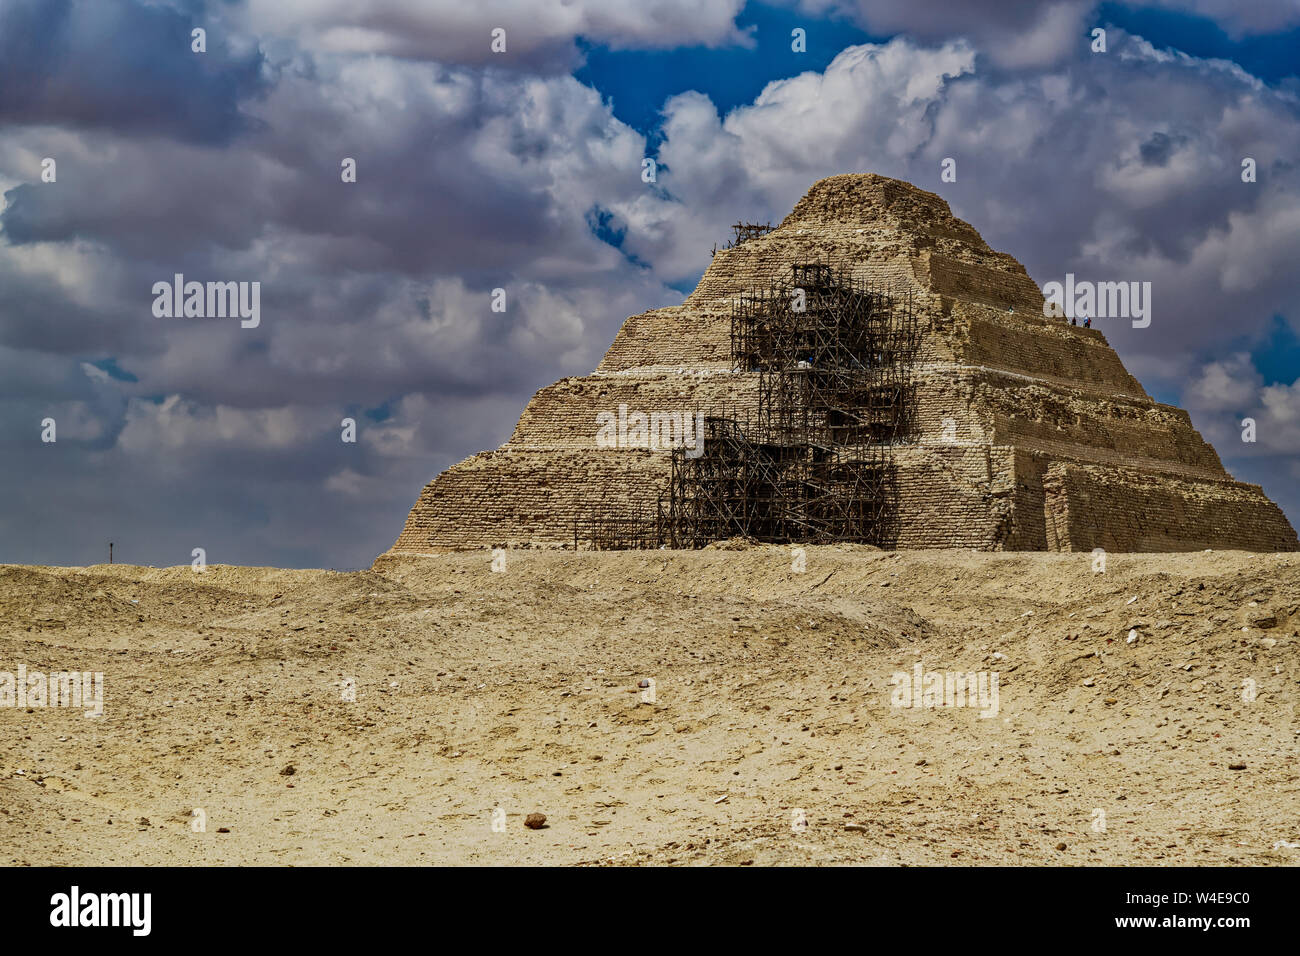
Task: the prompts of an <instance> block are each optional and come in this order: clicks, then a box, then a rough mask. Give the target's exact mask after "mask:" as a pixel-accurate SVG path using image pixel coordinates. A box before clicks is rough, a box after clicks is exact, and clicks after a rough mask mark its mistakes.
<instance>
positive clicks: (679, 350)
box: [596, 306, 731, 372]
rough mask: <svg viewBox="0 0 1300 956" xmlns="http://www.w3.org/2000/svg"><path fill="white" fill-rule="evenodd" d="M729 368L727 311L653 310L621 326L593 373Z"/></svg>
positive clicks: (729, 339)
mask: <svg viewBox="0 0 1300 956" xmlns="http://www.w3.org/2000/svg"><path fill="white" fill-rule="evenodd" d="M637 368H645V369H672V368H689V369H716V370H721V371H726V370H728V369H730V368H731V310H730V307H727V308H722V309H719V308H704V307H701V308H684V307H682V306H674V307H672V308H669V309H655V310H654V311H653V312H643V313H641V314H640V315H634V316H632V317H631V318H629V319H628V320H627V321H626V322H624V323H623V327H622V328H621V329H619V330H618V335H617V336H615V338H614V343H613V344H612V345H611V346H610V347H609V350H608V351H607V352H606V353H605V357H604V358H603V359H602V360H601V363H600V365H598V366H597V367H596V371H597V372H622V371H628V370H631V369H637Z"/></svg>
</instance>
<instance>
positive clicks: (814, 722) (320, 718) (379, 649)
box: [0, 546, 1300, 865]
mask: <svg viewBox="0 0 1300 956" xmlns="http://www.w3.org/2000/svg"><path fill="white" fill-rule="evenodd" d="M1092 561H1093V559H1092V557H1091V556H1090V555H1086V554H1065V555H1061V554H1051V555H1045V554H1033V555H1031V554H983V553H979V554H977V553H971V552H964V551H946V552H913V553H886V552H879V551H874V550H872V549H869V548H809V549H807V554H806V571H804V572H802V573H798V572H795V571H794V570H792V567H791V565H792V559H791V554H790V551H789V549H786V548H780V547H775V546H748V547H727V546H724V547H717V548H711V549H708V550H705V551H702V552H692V553H680V552H641V553H605V554H589V553H584V554H578V555H574V554H572V553H568V554H566V553H556V552H549V553H543V552H527V551H523V552H511V553H509V554H508V555H507V558H506V567H505V570H504V571H502V572H499V573H497V572H493V571H492V570H491V554H490V553H489V552H486V551H485V552H475V553H462V554H457V555H445V556H440V557H431V558H425V559H414V560H405V561H402V562H389V563H387V564H384V563H382V562H381V566H380V568H379V569H378V570H374V571H366V572H356V573H335V572H327V571H284V570H275V569H266V568H236V567H210V568H208V569H207V570H206V571H205V572H202V573H196V572H194V571H193V570H191V569H190V568H189V567H180V568H168V569H152V568H140V567H132V566H122V565H117V566H111V567H110V566H98V567H92V568H40V567H20V566H0V671H8V672H10V673H17V668H18V665H19V664H23V665H25V666H26V668H27V669H28V671H37V670H39V671H43V672H48V671H50V670H77V671H99V672H102V673H103V674H104V687H105V694H104V715H103V716H102V717H100V718H87V717H85V716H84V715H83V713H82V712H81V711H79V710H70V709H56V708H30V709H20V708H18V707H15V706H5V707H0V740H3V742H4V746H3V749H2V750H0V863H3V864H6V865H13V864H77V865H84V864H140V865H153V864H182V865H184V864H196V865H197V864H218V865H225V864H250V863H259V864H373V863H390V864H425V863H470V864H519V863H552V864H596V865H608V864H647V863H648V864H731V865H734V864H749V863H753V864H755V865H766V864H844V863H866V864H883V865H895V864H921V865H968V864H973V865H988V864H1031V865H1035V864H1070V865H1078V864H1083V865H1093V864H1225V863H1226V864H1244V865H1287V864H1295V863H1296V862H1297V861H1300V813H1298V812H1297V811H1298V810H1300V765H1297V763H1296V759H1295V758H1296V750H1297V743H1298V740H1297V733H1298V732H1300V720H1298V719H1297V700H1298V696H1297V690H1298V687H1297V683H1298V681H1300V657H1298V655H1297V648H1298V647H1300V636H1298V632H1297V629H1298V628H1300V556H1297V555H1251V554H1243V553H1238V552H1215V553H1202V554H1191V555H1111V556H1110V557H1109V560H1108V565H1107V568H1106V571H1105V573H1100V574H1099V573H1094V571H1093V568H1092ZM1130 632H1133V636H1134V637H1135V638H1136V639H1135V640H1133V641H1130V640H1129V636H1130ZM918 663H920V664H922V666H923V669H924V670H925V671H938V672H948V671H961V672H986V674H991V673H992V672H994V671H996V672H997V673H998V682H999V683H998V688H999V693H998V709H997V713H996V714H995V715H992V716H982V713H985V714H987V713H988V709H987V708H986V709H985V710H984V711H983V712H982V711H981V710H980V708H979V707H969V706H967V707H929V708H926V707H921V708H911V707H908V708H903V707H899V706H895V699H894V698H895V687H894V686H893V685H892V684H891V678H892V676H893V675H894V674H895V673H896V672H905V673H908V674H909V675H910V674H911V672H912V671H913V669H914V667H915V665H916V664H918ZM651 679H652V680H653V681H654V686H653V697H654V701H653V702H647V701H643V699H642V698H643V696H645V697H648V696H650V693H649V692H648V691H643V690H641V689H639V688H638V683H639V682H640V681H642V680H651ZM1250 682H1253V683H1250ZM349 687H354V688H355V701H352V700H348V699H347V698H348V697H349V696H351V695H350V692H349ZM1252 687H1253V690H1254V693H1253V694H1252V693H1250V690H1251V688H1252ZM196 808H197V809H201V810H202V822H203V826H202V832H196V827H197V821H198V820H199V817H197V816H195V815H194V811H195V809H196ZM498 808H499V810H498ZM534 812H537V813H544V814H545V815H546V818H547V825H546V826H545V827H544V828H542V829H536V830H534V829H528V828H526V827H525V826H524V818H525V816H526V815H527V814H529V813H534ZM494 819H495V821H496V822H497V824H498V825H497V826H496V827H495V828H494ZM1287 843H1293V844H1298V845H1297V846H1295V847H1290V846H1287V845H1286V844H1287Z"/></svg>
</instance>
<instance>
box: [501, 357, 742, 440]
mask: <svg viewBox="0 0 1300 956" xmlns="http://www.w3.org/2000/svg"><path fill="white" fill-rule="evenodd" d="M757 401H758V375H757V373H745V374H732V373H720V374H707V373H705V374H696V375H668V374H650V375H643V374H622V375H588V376H585V377H583V378H566V379H563V380H561V381H559V382H557V383H555V384H554V385H550V386H548V387H546V388H544V389H542V390H541V391H539V392H538V393H537V394H536V395H534V396H533V399H532V401H530V402H529V403H528V407H527V408H525V409H524V413H523V415H522V416H521V417H520V419H519V424H518V425H517V426H516V427H515V431H514V434H513V435H512V436H511V438H510V441H509V442H508V443H507V447H513V446H536V447H565V448H572V449H574V450H584V449H591V450H595V449H596V448H598V447H599V446H598V443H597V441H596V435H597V429H598V425H597V416H598V415H599V414H600V413H601V412H610V413H612V414H614V415H615V416H618V415H619V405H620V404H622V405H626V406H627V410H628V413H629V414H631V413H632V412H641V413H643V414H647V415H648V414H651V413H653V412H661V413H662V412H669V413H677V412H681V413H685V414H690V415H694V414H696V413H703V414H704V415H721V414H723V413H724V412H730V411H734V410H736V409H738V408H753V407H754V406H756V404H757ZM691 434H694V433H693V432H692V433H691Z"/></svg>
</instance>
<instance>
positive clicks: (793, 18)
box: [0, 0, 1300, 569]
mask: <svg viewBox="0 0 1300 956" xmlns="http://www.w3.org/2000/svg"><path fill="white" fill-rule="evenodd" d="M195 29H201V30H203V31H204V33H203V35H202V36H203V44H202V46H203V50H202V51H201V52H200V51H196V49H195V46H196V41H195V38H194V33H193V31H194V30H195ZM795 29H801V30H803V31H804V32H805V34H806V50H805V51H803V52H796V51H795V50H794V49H793V48H792V31H793V30H795ZM1096 29H1101V30H1104V31H1105V34H1104V35H1105V40H1106V43H1105V47H1106V48H1105V51H1104V52H1102V51H1096V50H1094V49H1093V47H1094V46H1095V45H1096V41H1095V38H1094V35H1093V32H1094V30H1096ZM494 30H504V37H505V50H504V52H497V51H494V50H493V49H492V45H493V31H494ZM1298 40H1300V0H1256V2H1252V3H1240V2H1238V0H1186V2H1173V0H1144V2H1136V3H1100V4H1098V3H1093V2H1087V0H1056V2H1046V3H1043V2H1027V0H967V2H964V3H960V4H953V3H951V2H940V0H870V2H868V0H772V2H768V3H755V2H744V0H553V2H542V0H476V2H475V3H472V4H465V3H463V2H460V0H369V2H367V3H350V2H344V0H220V2H216V0H211V2H210V0H151V2H143V0H0V502H3V505H2V506H0V562H12V563H28V564H64V565H67V564H78V565H79V564H93V563H98V562H101V561H104V560H106V558H107V550H108V542H109V541H110V540H111V541H113V542H114V546H115V551H114V556H115V559H116V560H118V561H123V562H129V563H135V564H153V565H160V566H162V565H176V564H188V563H190V562H191V560H192V555H193V552H194V549H195V548H202V549H204V554H205V557H206V561H207V562H208V563H223V564H245V565H258V566H281V567H326V568H339V569H346V568H357V567H365V566H368V565H369V564H370V562H371V561H372V560H373V559H374V557H375V556H376V555H377V554H379V553H381V552H382V551H384V550H386V549H387V548H388V547H389V546H391V544H392V542H393V541H394V539H395V538H396V537H397V534H398V532H399V531H400V530H401V527H402V524H403V521H404V519H405V517H406V513H407V511H408V510H409V508H410V506H411V505H412V503H413V502H414V501H415V499H416V496H417V495H418V494H419V491H420V489H421V488H422V487H423V485H424V484H425V483H426V482H427V481H428V480H430V479H431V478H433V477H434V476H435V475H436V474H438V473H439V472H440V471H442V470H443V469H445V468H447V467H448V466H450V465H452V464H454V463H455V462H457V461H459V460H461V459H463V458H465V457H468V456H469V455H472V454H474V453H476V452H478V451H482V450H485V449H490V448H494V447H496V446H497V445H499V444H500V443H501V442H503V441H504V440H505V439H506V438H507V437H509V435H510V432H511V431H512V430H513V427H514V425H515V423H516V421H517V420H518V417H519V414H520V412H521V411H522V409H523V407H524V405H525V404H526V402H527V401H528V399H529V398H530V397H531V396H532V394H533V393H534V392H535V391H537V390H538V389H539V388H542V387H544V386H546V385H549V384H550V383H552V382H554V381H556V380H558V379H560V378H562V377H564V376H568V375H584V374H587V373H589V372H590V371H591V370H592V369H593V368H594V367H595V366H596V364H597V363H598V362H599V360H600V357H601V355H602V354H603V353H604V351H605V349H606V348H607V347H608V345H609V343H610V342H611V341H612V340H613V338H614V335H615V333H616V332H617V330H618V328H619V326H620V324H621V323H622V321H623V319H624V318H626V317H627V316H629V315H632V314H636V313H639V312H643V311H645V310H647V309H651V308H656V307H660V306H666V305H673V304H676V303H679V302H680V301H681V300H682V298H683V296H684V295H685V294H686V293H688V292H689V291H690V290H691V288H693V286H694V284H695V282H696V281H697V280H698V279H699V277H700V275H701V274H702V272H703V270H704V268H705V267H706V265H707V263H708V258H709V250H710V248H711V247H712V246H713V245H714V243H718V244H722V243H723V242H725V240H726V239H727V238H728V236H729V231H728V226H729V225H730V223H732V222H735V221H736V220H737V219H738V218H743V219H746V220H751V221H768V220H771V221H773V222H776V221H779V220H780V219H781V218H782V217H783V216H784V215H785V214H786V213H788V212H789V210H790V209H791V208H792V207H793V205H794V203H795V202H796V201H797V200H798V199H799V197H800V196H802V195H803V194H804V192H806V191H807V189H808V187H809V186H810V185H811V184H812V183H813V182H814V181H816V180H817V179H820V178H822V177H824V176H828V175H834V174H837V173H846V172H876V173H881V174H883V175H887V176H893V177H897V178H900V179H905V180H907V181H909V182H912V183H914V184H916V185H917V186H920V187H921V188H924V189H928V190H931V191H934V192H937V193H938V194H940V195H941V196H943V197H944V198H945V199H946V200H947V201H948V202H949V203H950V204H951V206H952V208H953V212H954V213H955V214H956V215H958V216H960V217H961V218H963V219H965V220H967V221H968V222H970V223H971V224H973V225H974V226H975V227H976V228H977V229H978V230H979V231H980V233H981V234H982V235H983V236H984V238H985V239H986V240H987V241H988V243H989V244H990V245H991V246H992V247H993V248H995V249H998V250H1000V251H1003V252H1008V253H1010V254H1011V255H1013V256H1015V257H1016V258H1018V259H1019V260H1020V261H1021V262H1022V263H1023V264H1024V265H1025V267H1026V268H1027V269H1028V270H1029V274H1030V275H1031V276H1032V277H1033V278H1034V279H1035V281H1037V282H1038V283H1039V285H1040V286H1041V285H1043V284H1045V283H1046V282H1049V281H1052V280H1059V279H1061V278H1063V277H1064V275H1065V274H1066V273H1074V274H1075V275H1076V276H1078V277H1080V278H1090V279H1094V280H1130V281H1149V282H1151V283H1152V322H1151V324H1150V326H1149V327H1147V328H1144V329H1137V328H1132V327H1131V324H1129V323H1122V322H1121V323H1112V324H1109V325H1105V326H1102V328H1103V331H1104V332H1105V333H1106V335H1107V337H1108V339H1109V340H1110V342H1111V343H1112V345H1114V346H1115V348H1116V349H1117V350H1118V352H1119V354H1120V356H1121V357H1122V358H1123V360H1124V362H1125V364H1126V366H1127V367H1128V369H1129V371H1131V372H1132V373H1133V374H1134V375H1136V376H1137V377H1138V379H1139V380H1140V381H1141V382H1142V383H1143V385H1144V386H1145V387H1146V388H1147V390H1148V392H1150V393H1151V394H1152V395H1153V396H1154V397H1156V398H1158V399H1159V400H1161V401H1167V402H1172V403H1174V404H1177V405H1179V406H1181V407H1183V408H1186V409H1187V410H1188V411H1189V412H1190V414H1191V415H1192V420H1193V423H1194V424H1195V425H1196V427H1197V428H1198V429H1200V431H1201V433H1202V435H1203V436H1204V437H1205V438H1206V439H1207V440H1209V441H1211V442H1212V443H1213V444H1214V446H1215V448H1216V449H1217V451H1218V452H1219V454H1220V456H1221V457H1222V459H1223V461H1224V464H1225V465H1226V466H1227V467H1228V469H1229V470H1230V471H1231V472H1232V473H1233V474H1234V475H1235V476H1236V477H1237V478H1239V479H1241V480H1244V481H1250V482H1255V483H1259V484H1262V485H1263V487H1264V490H1265V491H1266V493H1268V494H1269V495H1270V496H1271V497H1272V498H1273V499H1274V500H1275V501H1277V502H1278V503H1279V504H1280V505H1281V506H1282V507H1283V509H1284V510H1285V511H1286V512H1287V514H1288V516H1289V517H1290V519H1291V521H1292V524H1297V523H1300V488H1298V485H1300V278H1297V273H1296V270H1295V263H1296V262H1297V261H1298V260H1300V76H1298V74H1300V57H1297V53H1296V51H1297V49H1300V46H1298V45H1297V41H1298ZM498 46H499V44H498ZM646 157H650V158H653V159H655V161H656V163H657V164H658V175H657V180H656V182H654V183H652V184H647V183H645V182H643V181H642V177H641V170H642V160H643V159H644V158H646ZM945 158H954V159H955V160H956V169H957V178H956V181H955V182H944V181H941V163H942V160H943V159H945ZM1247 158H1249V159H1252V160H1253V161H1254V167H1255V170H1256V175H1255V181H1253V182H1244V181H1243V178H1242V162H1243V160H1244V159H1247ZM345 159H351V160H353V161H355V167H356V181H355V182H344V181H343V178H344V177H343V175H342V172H341V170H342V167H343V163H344V160H345ZM47 160H53V165H52V167H51V166H50V164H49V163H47ZM50 180H52V181H50ZM176 274H181V275H183V276H184V277H185V279H186V281H193V280H197V281H201V282H209V281H213V282H216V281H220V282H253V281H256V282H258V283H259V289H260V303H259V305H260V308H259V313H258V323H257V325H256V326H255V327H246V326H248V325H250V323H249V322H241V320H240V319H239V318H238V317H226V318H196V317H188V318H187V317H172V318H167V317H161V316H159V315H157V314H156V312H157V311H158V308H159V306H158V304H157V302H156V299H157V298H158V297H157V295H156V293H155V291H154V290H155V286H156V284H157V283H159V282H165V283H170V282H172V280H173V276H175V275H176ZM494 289H504V290H506V302H507V308H506V310H505V311H504V312H494V311H493V310H492V307H491V306H492V299H493V290H494ZM164 298H167V297H164ZM1247 417H1249V418H1252V419H1254V421H1255V423H1256V440H1255V441H1254V442H1245V441H1243V440H1242V426H1241V422H1242V420H1243V419H1244V418H1247ZM345 418H351V419H354V420H355V422H356V441H355V442H345V441H343V440H342V431H343V429H342V427H341V422H342V420H343V419H345ZM48 420H53V422H54V433H53V435H51V434H50V433H49V428H48V426H47V425H46V424H43V423H45V422H47V421H48ZM49 437H54V438H55V440H54V441H48V440H43V439H47V438H49Z"/></svg>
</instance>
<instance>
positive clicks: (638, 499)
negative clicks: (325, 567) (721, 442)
mask: <svg viewBox="0 0 1300 956" xmlns="http://www.w3.org/2000/svg"><path fill="white" fill-rule="evenodd" d="M671 467H672V466H671V459H670V456H669V454H668V453H667V452H650V451H630V450H626V451H625V450H619V451H590V450H584V451H581V452H577V451H537V450H520V451H513V450H510V451H503V450H498V451H492V452H484V453H482V454H479V455H475V456H474V457H472V458H467V459H466V460H465V461H462V462H461V463H460V464H458V465H455V466H453V467H451V468H449V469H448V470H447V471H445V472H443V473H442V474H441V475H439V476H438V478H437V479H435V480H434V481H431V482H429V484H427V485H426V486H425V488H424V491H423V492H422V493H421V494H420V498H419V500H418V501H417V502H416V504H415V507H414V508H412V509H411V513H410V515H409V516H408V517H407V519H406V526H405V527H404V528H403V529H402V533H401V535H400V536H399V537H398V539H397V543H396V544H394V545H393V550H394V551H403V552H433V551H444V550H454V549H459V548H485V547H510V548H520V547H560V546H563V545H565V544H568V545H569V546H570V547H572V544H573V523H574V520H575V519H585V518H586V517H588V516H589V515H590V514H591V513H592V511H593V509H597V508H605V509H610V510H613V511H616V512H622V513H625V514H632V513H634V511H635V509H636V508H637V507H638V506H640V507H653V505H654V499H655V492H656V490H657V489H660V488H666V487H667V485H668V480H669V476H670V473H671Z"/></svg>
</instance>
